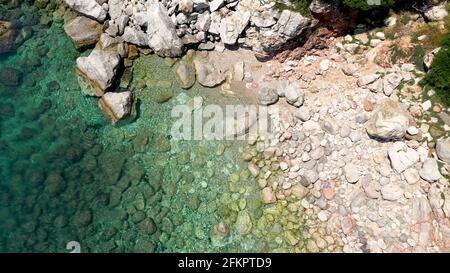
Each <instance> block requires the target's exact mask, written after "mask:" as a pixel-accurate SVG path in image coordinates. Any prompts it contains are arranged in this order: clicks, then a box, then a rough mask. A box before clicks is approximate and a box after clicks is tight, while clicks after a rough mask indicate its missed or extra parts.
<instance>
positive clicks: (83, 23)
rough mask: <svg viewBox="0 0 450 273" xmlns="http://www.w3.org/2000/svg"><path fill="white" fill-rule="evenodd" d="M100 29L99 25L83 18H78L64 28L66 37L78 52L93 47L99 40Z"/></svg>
mask: <svg viewBox="0 0 450 273" xmlns="http://www.w3.org/2000/svg"><path fill="white" fill-rule="evenodd" d="M102 28H103V26H102V25H101V24H100V23H98V22H97V21H95V20H92V19H89V18H86V17H84V16H78V17H76V18H75V19H73V20H72V21H70V22H68V23H67V24H66V25H65V26H64V30H65V31H66V33H67V36H69V37H70V39H72V42H73V44H74V46H75V48H76V49H78V50H81V49H83V48H86V47H89V46H92V45H95V44H96V43H97V42H98V40H99V39H100V35H101V34H102V30H103V29H102Z"/></svg>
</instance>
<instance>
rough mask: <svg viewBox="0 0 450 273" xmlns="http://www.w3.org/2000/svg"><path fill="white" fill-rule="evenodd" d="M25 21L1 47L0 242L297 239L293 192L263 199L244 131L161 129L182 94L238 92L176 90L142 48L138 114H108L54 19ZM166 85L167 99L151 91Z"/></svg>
mask: <svg viewBox="0 0 450 273" xmlns="http://www.w3.org/2000/svg"><path fill="white" fill-rule="evenodd" d="M23 11H25V13H24V14H25V15H23V16H31V17H32V16H33V14H34V13H33V12H31V11H28V10H27V9H24V10H23ZM3 19H5V18H3ZM6 19H8V18H6ZM32 29H33V35H32V36H31V37H30V38H29V39H28V40H27V41H26V42H24V43H23V45H22V46H21V47H20V48H19V49H18V50H17V52H16V53H14V54H9V55H3V56H1V59H0V69H3V71H6V70H5V69H15V71H14V73H12V72H9V73H12V74H11V76H8V77H7V79H3V80H4V81H7V80H9V79H11V77H12V76H14V75H16V76H17V72H18V73H20V81H19V83H18V84H11V83H9V84H7V85H5V83H0V252H69V250H67V249H66V245H67V243H68V242H71V241H76V242H79V243H80V246H81V251H82V252H224V251H226V252H230V251H232V252H249V251H251V252H255V251H256V252H263V251H266V252H267V251H302V249H303V248H304V246H305V244H306V242H304V241H302V240H301V239H300V238H301V234H300V233H301V231H302V229H301V227H302V226H303V225H304V222H303V219H302V217H301V216H299V215H293V214H292V213H289V211H288V210H287V209H285V208H286V206H288V204H289V202H290V201H292V202H294V204H297V206H299V202H298V200H295V199H293V200H289V199H288V200H287V201H283V202H278V203H276V204H273V205H271V206H263V204H262V201H261V197H260V189H259V187H258V186H257V183H256V182H255V180H254V179H253V178H252V177H251V176H250V173H249V172H248V170H246V163H245V162H244V161H243V160H242V159H241V158H240V154H241V152H242V149H244V147H245V143H243V142H238V141H228V142H218V141H176V140H173V139H171V137H170V127H171V124H172V119H171V118H170V111H171V109H172V107H173V106H174V105H176V104H177V103H180V101H181V100H182V98H184V100H186V99H189V98H193V97H194V96H202V97H203V98H204V99H205V104H207V103H218V104H229V103H240V102H239V101H238V100H236V99H235V98H229V97H225V96H223V95H220V94H219V90H216V89H205V88H202V87H199V86H197V85H196V86H194V87H193V88H192V89H191V90H188V91H183V90H182V89H181V88H180V87H179V86H178V85H177V83H176V80H175V78H174V75H173V73H172V69H171V67H170V66H169V65H168V64H166V63H165V61H164V60H163V59H161V58H158V57H156V56H154V55H148V56H144V55H142V56H141V57H140V58H138V59H137V60H135V61H134V66H133V69H134V77H133V81H132V83H131V86H130V89H131V90H132V91H133V93H134V94H135V95H136V96H137V97H138V98H139V100H140V106H139V116H138V118H137V119H136V120H135V121H134V122H132V123H129V124H127V125H124V126H120V127H115V126H112V125H111V124H110V123H109V122H108V121H107V120H106V119H105V118H104V117H103V115H102V114H101V111H100V109H99V108H98V106H97V99H95V98H89V97H85V96H83V95H82V93H81V91H80V89H79V87H78V83H77V79H76V75H75V60H76V58H77V57H79V56H80V54H87V53H88V52H84V53H79V52H77V51H76V50H75V49H74V47H73V45H72V43H71V41H70V40H69V38H67V37H66V35H65V33H64V31H63V27H62V25H61V24H58V23H53V24H52V25H51V27H48V26H41V25H38V26H33V27H32ZM8 71H11V70H8ZM13 74H14V75H13ZM167 91H169V92H172V93H173V95H174V97H173V98H172V99H171V100H169V101H168V102H166V103H163V104H159V103H157V102H155V98H156V97H157V96H158V95H160V94H161V93H162V92H167ZM182 93H183V94H182ZM180 94H181V95H180ZM245 149H249V148H245ZM251 149H253V150H254V148H250V150H251ZM254 154H255V155H256V152H254ZM264 164H266V165H267V166H270V164H272V162H271V161H270V160H269V159H267V160H265V163H264ZM264 164H263V165H264ZM273 177H274V178H273V179H275V176H273ZM292 202H291V203H292ZM291 207H292V205H291ZM294 211H296V210H294ZM291 212H292V209H291ZM219 223H222V224H221V225H219V226H217V225H218V224H219ZM293 237H296V238H298V239H300V241H299V242H295V244H296V246H295V247H294V244H289V243H288V241H289V240H287V239H286V238H293Z"/></svg>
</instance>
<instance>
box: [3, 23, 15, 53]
mask: <svg viewBox="0 0 450 273" xmlns="http://www.w3.org/2000/svg"><path fill="white" fill-rule="evenodd" d="M17 36H18V29H17V27H16V24H14V23H12V22H7V21H1V20H0V54H2V53H7V52H12V51H14V50H16V48H17V47H18V45H19V44H18V42H17Z"/></svg>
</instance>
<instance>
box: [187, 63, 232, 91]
mask: <svg viewBox="0 0 450 273" xmlns="http://www.w3.org/2000/svg"><path fill="white" fill-rule="evenodd" d="M194 66H195V71H196V75H197V80H198V82H199V83H200V84H201V85H203V86H205V87H215V86H217V85H220V84H221V83H223V82H224V81H225V76H224V75H223V73H222V71H220V69H218V68H217V67H216V66H215V65H214V64H212V63H209V62H206V61H203V60H199V59H195V60H194Z"/></svg>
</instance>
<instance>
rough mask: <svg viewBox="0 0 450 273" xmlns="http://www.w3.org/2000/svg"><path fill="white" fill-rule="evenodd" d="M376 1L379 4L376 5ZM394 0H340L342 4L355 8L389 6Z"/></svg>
mask: <svg viewBox="0 0 450 273" xmlns="http://www.w3.org/2000/svg"><path fill="white" fill-rule="evenodd" d="M378 1H379V2H380V5H378V4H377V3H378ZM395 1H396V0H342V2H343V3H344V5H346V6H347V7H349V8H352V9H357V10H371V9H375V8H387V7H391V6H392V5H393V4H394V3H395Z"/></svg>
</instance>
